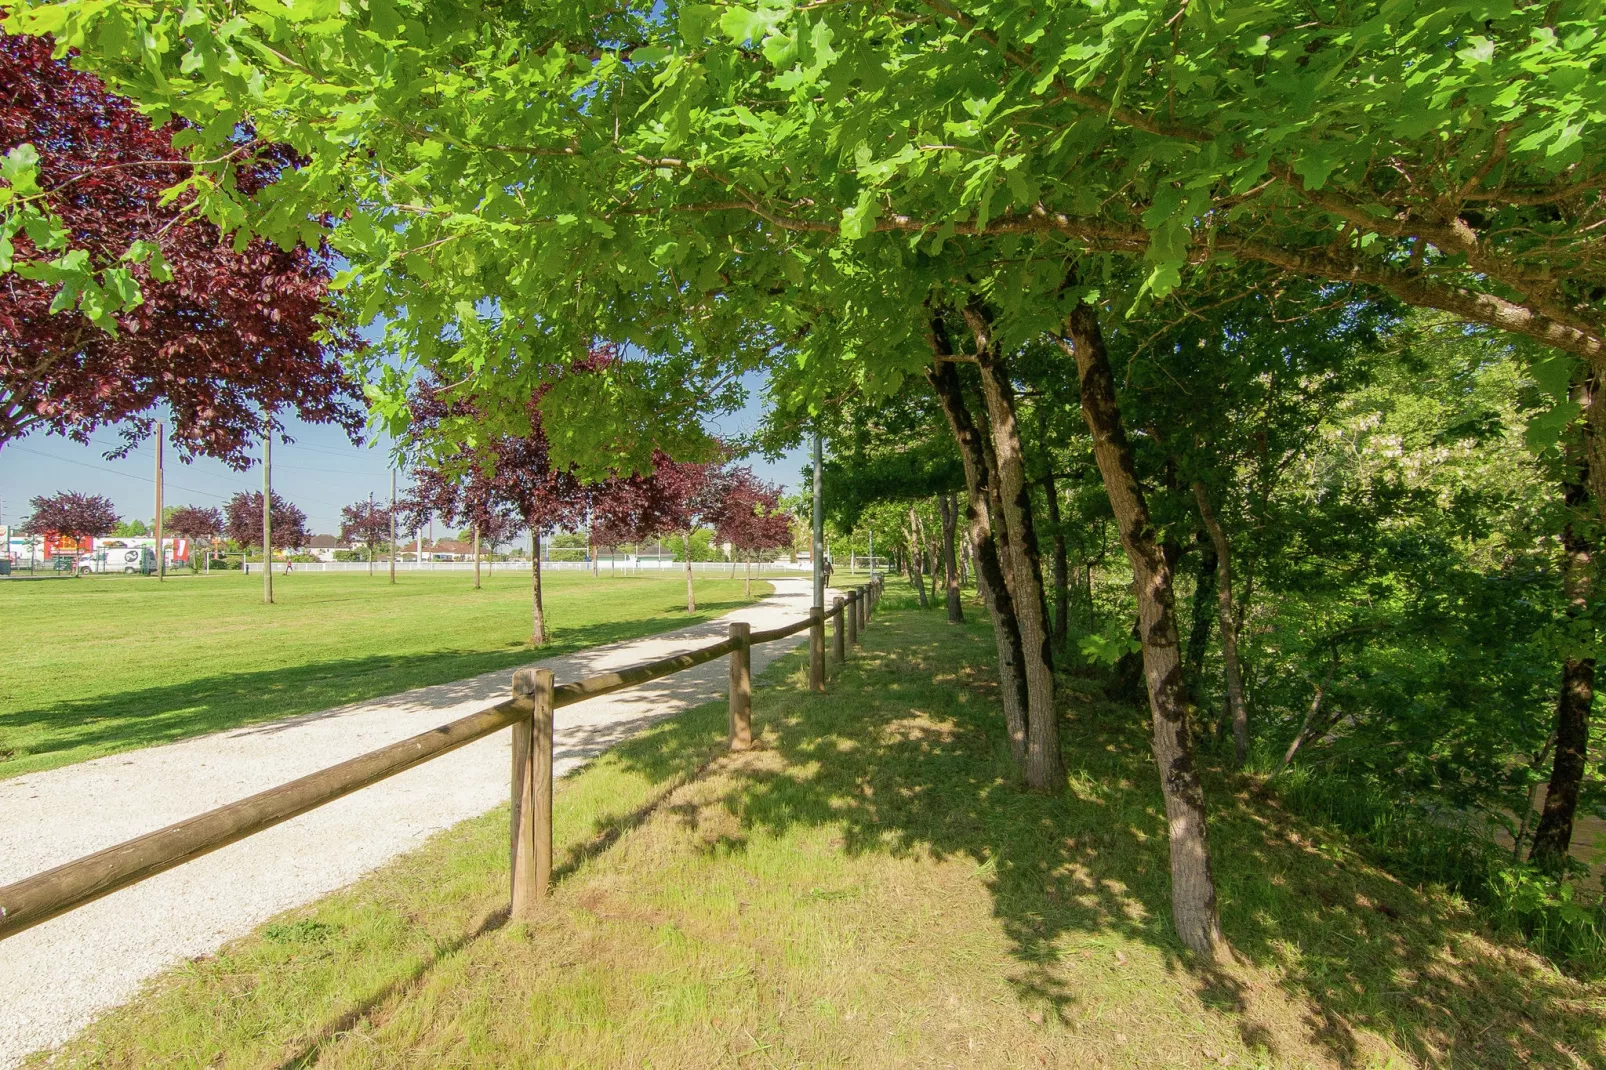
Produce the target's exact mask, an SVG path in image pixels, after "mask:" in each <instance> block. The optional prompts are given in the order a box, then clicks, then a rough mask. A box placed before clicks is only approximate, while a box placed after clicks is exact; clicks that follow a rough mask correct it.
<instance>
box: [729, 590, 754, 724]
mask: <svg viewBox="0 0 1606 1070" xmlns="http://www.w3.org/2000/svg"><path fill="white" fill-rule="evenodd" d="M752 634H753V626H752V625H751V624H747V623H745V622H743V621H732V622H731V627H730V636H731V642H733V643H735V644H736V649H734V650H732V651H731V750H746V749H747V748H749V747H751V746H752V745H753V646H752V643H751V641H750V639H749V637H750V636H751V635H752Z"/></svg>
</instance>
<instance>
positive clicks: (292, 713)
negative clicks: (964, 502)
mask: <svg viewBox="0 0 1606 1070" xmlns="http://www.w3.org/2000/svg"><path fill="white" fill-rule="evenodd" d="M749 604H750V603H749V602H747V601H745V600H731V601H719V602H706V603H703V604H700V605H699V606H698V608H697V613H696V614H695V615H694V616H693V615H688V614H687V613H686V611H685V607H684V604H681V605H680V606H678V607H677V606H674V605H668V606H663V607H660V608H659V609H658V610H657V612H656V615H654V616H652V617H648V618H644V619H637V620H629V621H617V622H610V623H605V624H593V625H585V626H580V627H569V628H561V627H560V628H557V629H555V630H554V634H553V637H552V639H551V640H550V641H549V642H548V643H546V644H545V645H544V646H542V647H540V648H539V649H537V648H533V647H531V646H530V645H529V643H528V642H518V641H511V642H509V643H507V644H506V647H505V648H504V649H500V650H441V651H435V652H431V653H428V654H409V655H406V656H394V657H391V656H383V655H381V656H373V657H363V658H341V659H332V660H329V661H322V662H314V663H311V664H307V665H298V666H290V667H283V668H272V669H261V670H253V671H247V672H216V673H213V674H211V675H208V676H202V677H199V678H197V679H192V680H184V681H181V682H177V683H173V684H168V685H165V686H162V687H150V688H142V689H139V690H135V691H124V692H119V693H114V694H109V695H98V696H96V697H94V698H89V699H78V700H73V701H69V702H60V703H54V704H51V705H48V706H38V707H34V708H30V709H22V710H17V711H14V712H9V713H0V779H3V778H5V777H9V776H16V775H20V774H23V773H27V772H34V771H37V770H40V769H47V768H51V767H53V766H56V765H61V764H65V763H66V762H71V761H76V760H82V759H85V758H93V757H99V756H101V755H104V754H112V753H116V752H118V751H125V750H132V749H135V748H138V747H149V746H154V745H157V744H161V743H171V742H174V741H176V740H180V739H186V738H189V737H191V736H198V735H204V734H206V733H208V732H217V731H222V730H225V729H230V728H239V727H242V726H245V725H250V724H257V723H261V722H264V721H270V720H279V719H283V718H290V717H298V716H300V715H302V714H316V713H318V712H320V711H326V710H330V709H331V708H333V707H338V706H343V705H347V704H350V703H353V702H361V701H365V700H369V699H375V698H380V697H383V696H388V695H396V694H399V693H400V692H403V691H408V690H411V689H413V688H416V687H426V686H431V685H442V684H455V683H458V682H462V683H463V686H462V687H461V688H456V689H454V688H447V689H446V690H445V691H444V692H443V693H442V694H441V695H440V696H439V699H440V704H441V705H443V706H446V705H452V704H454V703H457V702H461V701H465V700H467V699H470V698H476V697H486V698H488V697H489V696H490V695H491V694H492V693H493V691H494V692H495V693H500V691H502V690H505V686H503V685H502V683H498V685H497V687H496V688H495V689H491V690H486V689H485V688H478V689H476V688H475V687H473V686H471V685H470V684H469V682H468V681H469V678H471V677H474V676H478V675H480V674H483V673H487V672H493V671H495V670H497V669H512V668H516V667H518V666H521V665H527V664H529V663H530V662H532V661H534V660H537V659H546V658H553V657H560V656H564V655H569V654H574V653H576V652H579V651H582V650H587V649H590V648H593V647H600V646H604V645H606V644H610V643H617V642H622V641H625V640H629V639H638V638H641V637H644V636H650V635H655V634H658V633H661V632H664V631H670V630H674V629H678V628H683V627H687V626H690V625H695V624H699V623H701V624H703V625H704V626H705V627H707V628H712V629H716V630H717V629H718V628H719V625H718V624H717V622H714V621H712V620H711V618H715V617H718V616H720V615H722V614H725V613H728V612H731V611H732V610H735V609H739V608H741V607H742V606H745V605H749ZM713 635H714V632H710V636H713ZM719 637H722V634H721V635H720V636H719ZM482 691H483V692H484V694H481V692H482ZM8 738H30V740H31V742H30V743H29V745H28V749H27V750H21V751H18V750H8V749H7V740H8Z"/></svg>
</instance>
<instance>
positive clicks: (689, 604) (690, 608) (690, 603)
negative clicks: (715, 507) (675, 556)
mask: <svg viewBox="0 0 1606 1070" xmlns="http://www.w3.org/2000/svg"><path fill="white" fill-rule="evenodd" d="M691 537H692V532H690V531H687V532H686V612H687V613H695V612H697V592H696V591H695V590H694V589H693V588H692V582H691Z"/></svg>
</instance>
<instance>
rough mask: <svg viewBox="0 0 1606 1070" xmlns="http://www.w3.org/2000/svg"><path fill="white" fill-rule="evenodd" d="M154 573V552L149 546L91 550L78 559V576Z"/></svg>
mask: <svg viewBox="0 0 1606 1070" xmlns="http://www.w3.org/2000/svg"><path fill="white" fill-rule="evenodd" d="M155 571H156V551H154V550H152V549H151V548H150V547H149V546H131V547H128V548H126V549H120V550H93V551H91V552H90V553H87V554H80V555H79V557H78V575H80V576H87V575H89V574H90V573H91V572H127V573H131V574H132V573H136V572H137V573H143V574H144V575H147V576H148V575H150V574H151V573H152V572H155Z"/></svg>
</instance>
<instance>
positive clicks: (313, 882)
mask: <svg viewBox="0 0 1606 1070" xmlns="http://www.w3.org/2000/svg"><path fill="white" fill-rule="evenodd" d="M771 582H772V583H773V584H774V586H775V594H773V595H772V596H771V597H769V598H766V599H764V600H763V601H762V602H760V603H758V604H757V605H755V606H751V607H748V608H747V609H743V610H739V611H737V612H735V613H732V614H730V615H728V616H726V617H722V618H720V619H718V620H715V621H709V622H708V623H705V624H699V625H694V626H692V627H688V628H682V629H679V630H678V631H673V632H667V633H665V634H663V635H659V636H654V637H651V638H647V639H638V640H634V641H632V642H626V643H615V644H612V645H610V646H604V647H597V648H595V649H592V650H586V651H581V652H580V653H576V654H570V655H567V656H565V657H559V658H551V659H549V660H546V661H538V662H534V663H533V664H535V665H537V666H542V667H545V668H549V669H551V670H553V672H555V673H556V674H557V678H558V682H559V683H563V682H565V681H568V680H574V679H578V678H580V677H582V676H587V675H590V674H593V673H597V672H603V671H607V670H611V669H617V668H621V667H624V666H627V665H634V664H637V663H639V662H643V661H650V660H653V659H655V658H661V657H666V656H668V655H670V654H675V653H680V652H684V651H687V650H691V649H694V648H696V647H699V646H704V645H707V643H709V642H710V641H718V640H719V639H722V638H724V636H725V635H726V633H727V627H726V625H727V624H728V623H729V622H730V621H733V620H745V621H748V622H750V623H751V624H752V625H753V628H754V630H755V631H756V630H759V629H762V628H773V627H776V626H777V625H780V624H783V623H787V622H790V621H793V620H796V619H797V618H798V617H800V616H804V615H806V614H807V612H808V604H809V584H808V581H806V580H800V579H777V580H772V581H771ZM807 635H808V633H807V632H806V631H805V632H802V633H800V634H798V635H797V636H795V637H793V638H791V639H783V640H781V641H779V642H775V643H768V644H765V645H764V646H760V647H756V648H754V650H753V670H754V672H755V673H756V672H757V671H758V670H759V669H760V668H762V667H763V666H765V665H767V664H769V663H770V662H771V661H773V660H775V659H776V658H777V657H779V656H780V655H782V654H784V653H786V652H787V651H789V650H791V649H793V648H794V647H795V646H797V645H798V644H799V643H801V642H802V641H803V640H804V639H806V638H807ZM727 674H728V669H727V667H726V664H725V659H724V658H720V659H717V660H715V661H713V662H710V663H709V664H707V665H701V666H698V667H697V668H695V669H690V670H687V671H686V672H683V673H679V674H678V675H675V676H672V677H669V678H667V679H663V680H657V681H654V682H652V683H650V684H644V685H642V686H640V687H636V688H631V689H629V690H626V691H620V692H617V693H615V694H612V695H604V696H602V697H600V698H595V699H591V700H590V701H587V702H582V703H578V704H576V705H574V706H569V707H566V708H564V709H561V710H558V711H557V714H556V717H557V731H556V739H555V746H554V762H555V765H556V773H557V774H558V775H560V776H561V775H562V774H563V773H565V772H567V771H569V770H571V769H573V768H575V767H576V766H578V765H580V764H581V763H582V762H584V761H585V760H586V759H587V758H589V757H591V756H592V755H595V754H597V753H599V752H600V751H602V750H605V749H606V748H607V747H609V746H610V745H612V744H614V743H616V742H618V741H619V740H622V739H625V738H627V737H629V736H631V735H633V734H634V733H636V732H638V731H640V730H641V729H642V728H644V727H646V726H647V725H649V724H651V723H652V722H654V721H656V720H659V719H661V718H664V717H667V716H670V715H672V714H675V713H678V712H680V711H681V710H684V709H687V708H689V707H691V706H694V705H697V704H699V703H703V702H707V701H709V700H711V699H715V698H718V697H720V696H722V695H724V694H725V689H726V686H727V680H728V676H727ZM512 675H513V670H512V669H503V670H499V671H497V672H494V673H487V674H485V675H483V676H476V677H474V678H472V679H468V680H460V681H458V682H457V683H452V684H441V685H437V686H435V687H424V688H419V689H417V690H414V691H408V692H404V693H403V694H400V695H393V696H390V697H388V698H382V699H376V700H374V701H371V702H364V703H357V704H354V705H350V706H342V707H339V708H337V709H332V710H326V711H324V712H322V713H314V714H306V715H303V716H300V717H294V718H290V719H288V720H284V721H274V722H270V723H265V724H256V725H250V726H248V727H245V728H239V729H235V730H233V731H229V732H219V733H216V734H214V735H210V736H203V737H200V738H197V739H190V740H185V741H183V742H180V743H173V744H170V745H167V746H163V747H152V748H149V749H146V750H140V751H132V752H128V753H124V754H116V755H112V756H110V757H106V758H98V759H96V760H94V761H89V762H83V763H81V764H79V765H73V766H67V767H65V768H61V769H53V770H49V771H47V772H42V773H35V774H30V775H27V776H21V777H17V778H15V779H13V780H4V781H0V884H8V883H10V882H12V881H15V880H19V879H21V878H22V877H26V876H29V875H31V874H34V873H38V872H39V871H41V870H44V869H48V868H50V867H51V866H57V865H60V864H61V863H63V862H68V861H71V860H72V859H74V858H78V857H80V856H82V855H85V854H88V853H90V852H91V851H98V850H100V849H102V848H105V847H109V846H111V845H113V844H116V843H120V842H122V841H123V840H127V839H130V838H132V837H134V836H138V835H140V834H142V833H145V832H150V831H152V830H153V829H158V828H161V827H163V826H165V825H169V824H171V823H173V822H175V821H178V820H181V819H183V818H186V817H190V816H193V815H194V814H197V813H201V812H203V811H205V810H209V809H212V808H213V807H217V806H221V805H223V804H224V803H228V802H232V801H234V800H236V799H240V798H243V797H245V796H247V795H250V794H253V793H255V792H258V791H262V790H264V789H266V788H270V787H273V786H274V785H276V784H282V783H284V782H285V781H287V780H292V779H294V778H296V777H299V776H303V775H305V774H307V773H311V772H315V771H316V770H318V769H322V768H324V767H325V766H328V765H332V764H334V763H335V762H339V761H344V760H345V759H347V758H352V757H355V756H357V755H359V754H362V753H364V752H366V751H370V750H373V749H374V748H376V747H380V746H383V745H384V744H386V743H392V742H394V741H396V740H398V739H404V738H406V737H408V736H411V735H415V734H417V733H419V732H423V731H426V730H428V729H430V728H434V727H435V726H437V725H440V724H444V723H445V722H447V721H450V720H453V719H454V718H457V717H461V716H464V715H465V714H468V713H471V712H473V711H474V710H476V709H480V708H481V707H483V706H486V705H488V704H489V703H490V702H492V701H494V700H496V699H498V698H500V697H501V696H503V695H505V694H506V693H507V691H508V687H509V681H510V680H511V679H512ZM508 747H509V733H507V732H498V733H497V734H495V735H494V736H490V737H488V738H486V739H482V740H480V741H479V742H477V743H473V744H470V745H469V746H467V747H464V748H463V749H461V750H459V751H456V752H454V753H452V754H448V755H446V756H444V757H441V758H437V759H435V760H434V761H432V762H427V763H425V764H424V765H422V766H419V767H418V768H416V769H412V770H409V771H408V772H406V773H402V774H400V775H399V776H396V777H392V778H391V779H390V780H387V781H384V782H383V783H380V784H376V785H374V786H372V787H368V788H365V789H363V790H362V791H359V792H357V793H355V794H353V795H348V796H347V797H346V798H344V799H340V800H337V801H336V802H333V803H330V804H329V805H327V806H324V807H322V808H320V809H318V810H314V811H312V812H311V813H307V814H303V815H302V816H300V817H298V818H295V819H294V820H292V821H288V822H286V823H284V824H283V825H279V826H278V827H276V828H272V829H269V830H267V831H266V832H262V833H259V834H257V835H255V836H252V837H250V838H249V839H246V840H242V841H241V842H239V843H236V844H233V845H231V846H229V847H225V848H223V849H222V850H220V851H216V852H214V853H213V854H210V855H207V856H206V857H204V858H200V859H198V860H196V861H194V862H191V863H189V864H187V865H183V866H180V867H178V868H177V869H173V870H169V871H168V872H166V873H164V874H161V875H160V876H157V877H153V878H152V879H150V880H148V881H145V882H144V883H143V884H137V885H135V886H133V887H131V888H125V889H124V890H123V891H120V892H117V893H115V894H113V895H110V896H107V897H106V898H105V899H102V900H99V901H98V902H95V903H91V904H89V905H88V906H85V907H81V908H80V909H78V910H76V911H73V912H72V913H70V914H66V915H63V916H62V917H59V918H56V919H55V920H53V921H49V922H46V923H45V924H43V925H40V926H38V927H36V928H34V929H30V930H29V931H27V932H24V933H21V934H19V935H17V936H14V937H12V938H11V939H9V940H6V941H4V942H3V943H0V1068H9V1067H12V1066H15V1065H16V1064H17V1063H19V1062H20V1061H21V1060H22V1058H23V1056H25V1055H26V1054H28V1053H29V1052H32V1051H37V1050H39V1049H42V1048H49V1047H53V1046H55V1045H58V1044H60V1043H62V1042H63V1041H65V1040H67V1039H68V1038H69V1037H71V1036H72V1035H73V1034H74V1033H75V1032H77V1031H78V1030H79V1029H82V1028H83V1027H84V1026H85V1025H87V1024H88V1023H89V1021H90V1020H91V1019H92V1018H93V1017H94V1016H95V1015H96V1014H98V1013H99V1012H101V1011H103V1010H106V1009H107V1008H110V1007H114V1006H116V1005H118V1004H120V1003H123V1002H126V1001H127V1000H129V999H130V998H132V997H133V996H134V995H135V994H136V993H137V992H138V991H139V986H140V984H141V983H142V982H143V981H145V980H146V979H148V978H150V977H151V976H153V975H154V974H156V973H158V972H159V971H161V970H162V969H164V968H166V967H168V966H172V965H173V964H175V963H178V962H181V961H183V960H184V959H187V958H191V957H194V956H196V955H203V954H206V953H209V952H212V951H215V950H216V949H217V948H218V947H219V946H220V945H222V944H223V943H225V942H226V941H228V940H232V939H234V938H235V937H238V936H243V935H244V934H246V933H248V932H250V931H251V930H252V929H253V928H255V927H256V926H258V925H260V924H261V923H262V922H264V921H266V920H267V919H268V918H271V917H273V916H274V915H275V914H278V913H280V912H281V911H284V910H287V909H289V908H291V907H294V906H297V905H299V904H301V903H305V902H308V901H310V900H313V899H316V898H318V897H319V896H322V895H325V894H327V893H329V892H332V891H334V890H335V889H337V888H340V887H342V886H344V885H347V884H350V883H351V882H352V881H354V880H356V879H357V878H358V877H360V876H362V875H363V874H364V873H367V872H369V871H370V870H373V869H375V868H377V867H379V866H381V865H383V864H384V863H385V862H388V861H389V860H390V859H392V858H394V857H396V856H397V855H398V854H401V853H403V852H405V851H407V850H409V849H411V848H414V847H416V846H418V845H419V844H420V843H422V842H423V841H424V840H425V839H426V838H427V837H428V836H430V835H431V834H432V833H435V832H438V831H440V830H441V829H444V828H448V827H450V826H451V825H454V824H456V823H458V822H459V821H463V820H465V819H467V818H470V817H474V816H476V815H478V814H482V813H484V812H486V811H487V810H490V809H493V808H494V807H496V806H497V805H499V804H501V803H502V802H504V801H506V799H507V791H508V784H507V776H508V772H507V770H508V761H509V760H510V759H509V756H508Z"/></svg>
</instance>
